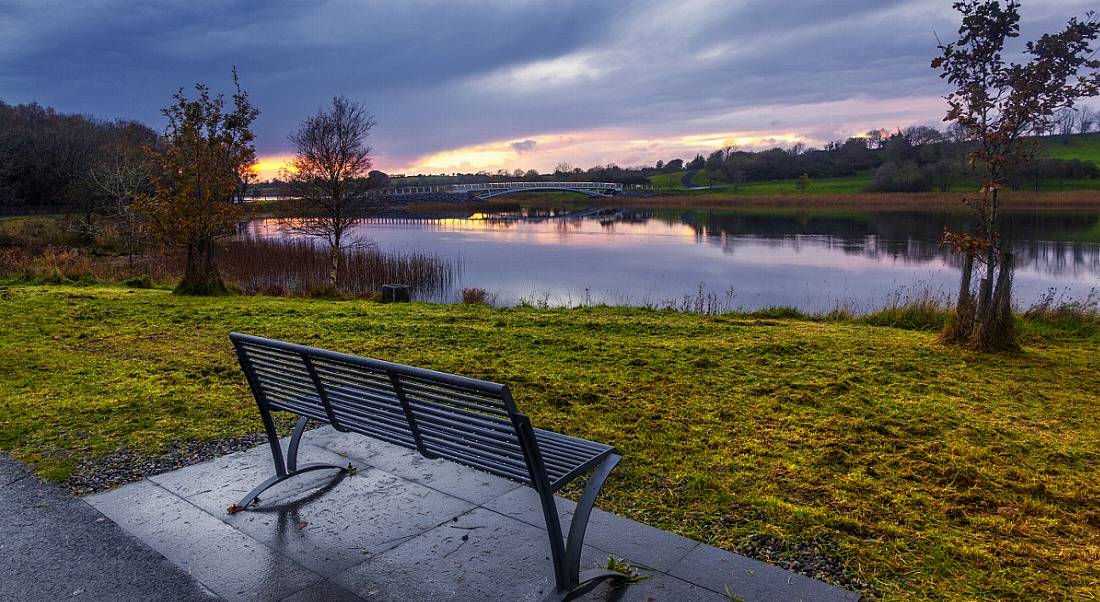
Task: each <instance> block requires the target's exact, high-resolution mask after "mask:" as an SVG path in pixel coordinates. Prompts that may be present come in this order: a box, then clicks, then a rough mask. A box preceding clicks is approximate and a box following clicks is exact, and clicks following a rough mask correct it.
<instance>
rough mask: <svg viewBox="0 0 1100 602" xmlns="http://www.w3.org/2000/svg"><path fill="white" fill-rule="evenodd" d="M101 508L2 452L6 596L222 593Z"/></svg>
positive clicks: (0, 566) (2, 591)
mask: <svg viewBox="0 0 1100 602" xmlns="http://www.w3.org/2000/svg"><path fill="white" fill-rule="evenodd" d="M215 599H217V597H216V596H215V595H214V594H213V593H212V592H210V591H208V590H206V589H205V588H203V586H202V585H201V584H199V582H198V581H196V580H195V579H194V578H192V577H191V576H190V575H188V574H187V573H186V572H184V571H183V570H182V569H180V568H179V567H177V566H176V565H174V564H172V563H171V562H168V560H166V559H165V558H164V556H161V555H160V554H159V553H157V552H156V551H154V550H152V549H150V548H149V547H148V546H146V545H145V544H143V543H141V542H140V541H139V540H137V539H136V538H134V537H133V536H131V535H130V534H128V533H126V532H125V531H123V530H122V529H121V528H120V527H119V526H118V525H116V524H115V523H113V522H111V521H110V520H108V519H107V518H105V517H104V516H103V515H102V514H100V513H99V512H97V511H96V510H95V509H94V508H92V507H91V506H89V505H88V504H86V503H84V502H83V501H81V500H80V499H78V498H74V497H71V496H69V495H68V494H66V493H65V492H64V491H63V490H62V489H60V488H58V487H55V486H53V485H48V484H46V483H43V482H42V481H40V480H38V479H37V478H36V477H34V476H33V475H31V474H30V473H29V472H27V470H26V469H25V468H24V467H23V465H22V464H20V463H18V462H15V461H14V460H11V459H10V458H8V457H6V456H3V455H0V600H20V601H24V600H27V601H30V600H112V601H131V600H132V601H134V602H138V601H142V602H144V601H147V600H180V601H192V600H207V601H208V600H215Z"/></svg>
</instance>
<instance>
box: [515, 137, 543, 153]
mask: <svg viewBox="0 0 1100 602" xmlns="http://www.w3.org/2000/svg"><path fill="white" fill-rule="evenodd" d="M536 144H538V141H536V140H531V139H530V138H528V139H527V140H520V141H519V142H513V143H512V144H510V145H509V146H511V147H512V148H513V149H515V151H516V152H517V153H519V154H521V155H522V154H524V153H529V152H532V151H534V150H535V145H536Z"/></svg>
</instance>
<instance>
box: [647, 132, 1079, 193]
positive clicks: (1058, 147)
mask: <svg viewBox="0 0 1100 602" xmlns="http://www.w3.org/2000/svg"><path fill="white" fill-rule="evenodd" d="M1041 144H1042V148H1043V156H1045V157H1050V158H1053V159H1080V160H1082V161H1092V162H1093V163H1096V164H1097V165H1100V133H1096V134H1084V135H1082V134H1077V135H1073V136H1070V137H1069V141H1068V142H1062V139H1061V137H1059V136H1052V137H1050V138H1043V139H1041ZM684 173H685V172H683V171H679V172H675V173H668V174H661V175H657V176H651V177H650V178H649V181H650V183H651V184H652V185H653V186H655V187H656V188H669V189H676V188H682V187H683V183H682V182H681V180H682V179H683V177H684ZM694 183H695V184H696V185H697V186H711V185H712V186H714V190H711V191H708V192H712V193H713V192H715V191H720V192H721V193H723V194H735V195H757V196H760V195H788V194H798V186H797V181H796V180H794V179H791V180H775V181H768V182H746V183H744V184H741V185H740V186H738V187H737V189H736V190H734V189H733V187H731V186H729V185H728V184H726V183H723V182H719V181H717V180H714V181H711V180H710V179H708V178H707V176H706V173H705V172H700V173H699V175H697V176H695V179H694ZM870 183H871V175H870V174H862V175H857V176H849V177H842V178H819V179H814V180H813V181H812V182H811V184H810V186H809V188H807V190H806V194H843V193H855V192H862V191H863V190H865V189H866V188H867V186H868V185H869V184H870ZM965 187H966V183H960V184H959V186H956V188H958V189H960V190H962V189H964V188H965ZM1041 189H1042V190H1044V191H1063V190H1100V181H1097V180H1047V181H1044V182H1043V183H1042V185H1041ZM693 192H696V193H701V192H700V191H693Z"/></svg>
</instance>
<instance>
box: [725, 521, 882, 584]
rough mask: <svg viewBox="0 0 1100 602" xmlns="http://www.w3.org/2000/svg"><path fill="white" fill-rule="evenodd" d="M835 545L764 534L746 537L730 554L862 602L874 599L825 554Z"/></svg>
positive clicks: (822, 539) (828, 541) (823, 539)
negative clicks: (842, 591)
mask: <svg viewBox="0 0 1100 602" xmlns="http://www.w3.org/2000/svg"><path fill="white" fill-rule="evenodd" d="M834 549H836V543H835V542H834V541H833V540H832V539H831V538H829V537H826V536H822V537H818V538H816V539H812V540H810V541H805V542H790V541H785V540H782V539H780V538H778V537H773V536H771V535H766V534H758V535H750V536H749V537H748V538H746V539H745V540H744V541H742V542H741V543H739V544H738V545H737V546H736V547H735V548H734V549H733V551H734V552H737V553H738V554H741V555H743V556H748V557H749V558H753V559H755V560H759V561H761V562H766V563H768V564H773V565H775V566H778V567H781V568H784V569H787V570H788V571H793V572H795V573H801V574H803V575H806V576H807V577H812V578H814V579H817V580H818V581H824V582H826V583H830V584H832V585H836V586H840V587H843V588H844V589H847V590H851V591H854V592H859V593H860V594H861V595H862V596H863V597H864V598H865V599H867V598H874V592H873V591H872V589H871V586H870V585H869V584H867V583H864V582H863V581H860V580H859V579H858V578H856V577H855V576H854V575H852V574H851V573H849V572H848V570H847V568H845V566H844V565H843V564H842V563H841V562H840V561H839V560H837V559H836V558H835V557H834V556H832V555H831V554H830V553H829V552H830V551H831V550H834Z"/></svg>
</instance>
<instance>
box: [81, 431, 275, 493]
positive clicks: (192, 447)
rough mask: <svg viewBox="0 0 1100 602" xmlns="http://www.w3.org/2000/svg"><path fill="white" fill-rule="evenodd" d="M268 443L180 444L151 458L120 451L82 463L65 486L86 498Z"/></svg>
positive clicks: (254, 438) (261, 439) (260, 439)
mask: <svg viewBox="0 0 1100 602" xmlns="http://www.w3.org/2000/svg"><path fill="white" fill-rule="evenodd" d="M266 442H267V437H266V436H264V434H263V433H253V434H251V435H244V436H242V437H231V438H228V439H214V440H210V441H176V442H173V443H172V444H171V445H169V448H168V451H166V452H164V453H162V454H159V455H156V456H147V455H144V454H138V453H134V452H132V451H129V450H126V449H119V450H117V451H114V452H112V453H110V454H108V455H107V456H104V457H102V458H96V459H89V460H84V461H82V462H81V463H80V464H79V465H78V466H77V467H76V470H74V471H73V474H72V476H70V477H69V478H68V479H66V480H65V482H64V483H63V485H64V486H65V488H66V489H68V490H69V492H70V493H72V494H73V495H78V496H84V495H89V494H92V493H99V492H100V491H106V490H108V489H113V488H115V487H118V486H119V485H125V484H126V483H133V482H134V481H140V480H142V479H144V478H145V477H147V476H151V475H155V474H159V473H162V472H168V471H169V470H175V469H177V468H183V467H184V466H190V465H192V464H199V463H201V462H206V461H207V460H213V459H214V458H217V457H219V456H224V455H225V454H231V453H233V452H238V451H244V450H246V449H251V448H253V447H256V446H258V445H262V444H264V443H266Z"/></svg>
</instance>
